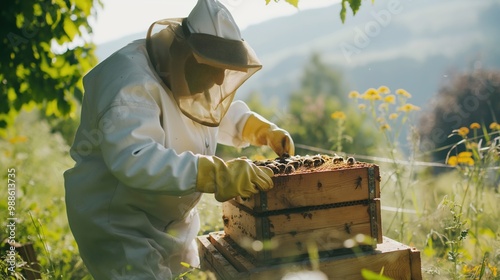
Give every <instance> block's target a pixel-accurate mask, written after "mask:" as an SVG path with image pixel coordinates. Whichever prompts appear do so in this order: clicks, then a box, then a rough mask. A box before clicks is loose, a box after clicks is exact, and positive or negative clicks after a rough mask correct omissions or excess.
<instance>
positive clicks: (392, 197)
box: [349, 87, 500, 279]
mask: <svg viewBox="0 0 500 280" xmlns="http://www.w3.org/2000/svg"><path fill="white" fill-rule="evenodd" d="M349 97H350V98H352V99H353V100H354V101H355V102H356V103H357V105H358V108H359V110H360V111H361V112H362V113H363V114H365V115H366V116H367V120H368V121H370V120H371V121H372V122H373V124H374V125H376V126H378V127H379V129H380V133H383V134H384V136H385V142H386V143H385V146H383V147H380V150H379V151H378V153H379V155H381V156H383V157H384V158H386V159H387V162H383V163H382V162H381V163H380V165H381V171H382V172H381V173H382V174H381V175H382V183H381V192H382V205H383V208H382V209H389V210H390V211H384V210H383V212H382V220H383V229H384V235H386V236H388V237H391V238H394V239H396V240H398V241H400V242H403V243H406V244H409V245H411V246H414V247H417V248H418V249H420V250H421V253H422V257H423V259H422V263H423V265H422V270H423V272H424V278H425V279H498V278H499V277H500V276H499V274H498V268H499V264H500V226H499V224H500V223H499V222H498V221H499V219H500V206H499V202H500V194H499V190H500V189H499V183H500V180H499V178H500V177H499V174H500V173H499V169H498V168H499V166H500V164H499V163H500V162H499V153H500V137H499V131H500V127H499V126H498V124H496V123H493V124H491V125H490V127H489V128H488V129H487V128H485V127H484V126H483V128H482V132H483V135H484V136H483V137H479V136H478V130H479V129H481V126H480V125H479V124H471V129H469V128H457V129H456V130H453V131H450V134H452V135H460V136H461V137H462V140H461V141H459V142H457V144H456V145H454V146H452V147H449V150H450V153H449V158H448V160H447V162H446V163H445V162H443V163H436V164H433V165H435V166H439V167H440V168H446V169H447V170H448V172H445V173H444V174H442V175H432V173H431V172H428V170H427V167H425V166H422V164H421V162H419V161H418V160H419V159H421V158H422V157H421V154H420V152H419V151H418V147H419V135H418V134H416V132H415V131H416V129H414V125H413V124H412V122H413V120H412V114H413V112H414V111H418V110H420V108H419V107H417V106H414V105H412V104H411V103H409V101H410V99H411V94H410V93H408V92H407V91H405V90H403V89H398V90H397V91H396V92H395V94H391V91H390V89H389V88H387V87H380V88H378V89H374V88H371V89H368V90H366V91H365V92H364V93H363V94H360V93H358V92H351V93H350V94H349ZM404 129H406V130H407V132H408V135H409V136H408V138H407V139H401V137H400V136H401V135H402V132H403V130H404ZM470 131H473V133H470ZM472 134H473V135H472ZM403 148H406V150H408V151H410V152H409V154H405V153H403V152H402V149H403ZM464 150H465V151H464ZM458 151H463V152H458ZM445 164H447V165H445ZM431 165H432V164H431ZM384 206H385V207H384ZM388 206H390V207H388Z"/></svg>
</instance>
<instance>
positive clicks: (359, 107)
mask: <svg viewBox="0 0 500 280" xmlns="http://www.w3.org/2000/svg"><path fill="white" fill-rule="evenodd" d="M358 109H360V110H361V111H363V110H365V109H366V105H365V104H359V105H358Z"/></svg>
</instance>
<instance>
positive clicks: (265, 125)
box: [243, 114, 295, 157]
mask: <svg viewBox="0 0 500 280" xmlns="http://www.w3.org/2000/svg"><path fill="white" fill-rule="evenodd" d="M243 140H245V141H247V142H249V143H250V144H252V145H255V146H262V145H268V146H269V147H271V149H273V151H274V152H275V153H276V154H278V156H280V157H281V156H283V154H285V153H287V154H289V155H291V156H293V155H294V154H295V146H294V144H293V140H292V137H291V136H290V134H289V133H288V132H287V131H286V130H283V129H281V128H279V127H278V126H276V125H275V124H273V123H271V122H269V121H267V120H266V119H264V118H263V117H261V116H259V115H257V114H252V115H250V117H249V118H248V120H247V122H246V123H245V126H244V128H243Z"/></svg>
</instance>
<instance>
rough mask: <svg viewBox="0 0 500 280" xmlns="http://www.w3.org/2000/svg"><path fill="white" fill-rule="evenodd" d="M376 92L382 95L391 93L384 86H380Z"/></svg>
mask: <svg viewBox="0 0 500 280" xmlns="http://www.w3.org/2000/svg"><path fill="white" fill-rule="evenodd" d="M378 92H380V93H382V94H388V93H390V92H391V90H390V89H389V88H388V87H386V86H381V87H379V88H378Z"/></svg>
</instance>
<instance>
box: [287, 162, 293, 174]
mask: <svg viewBox="0 0 500 280" xmlns="http://www.w3.org/2000/svg"><path fill="white" fill-rule="evenodd" d="M294 171H295V167H293V165H291V164H287V165H286V167H285V173H286V174H290V173H293V172H294Z"/></svg>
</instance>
